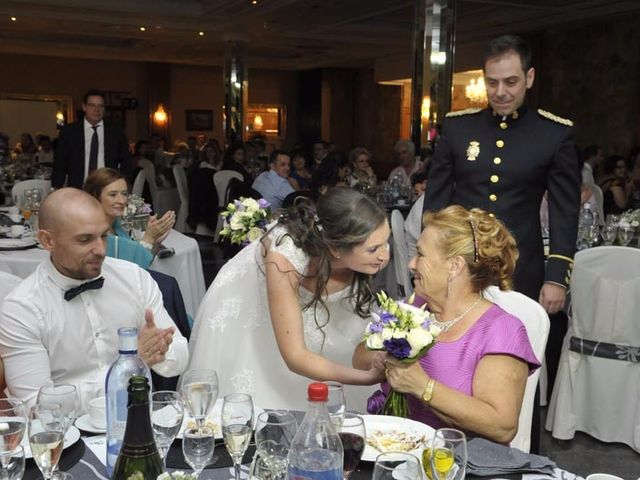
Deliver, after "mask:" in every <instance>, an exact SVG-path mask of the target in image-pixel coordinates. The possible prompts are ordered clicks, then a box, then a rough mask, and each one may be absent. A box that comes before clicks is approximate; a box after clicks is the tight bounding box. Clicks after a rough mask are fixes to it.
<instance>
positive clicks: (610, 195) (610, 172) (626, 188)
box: [600, 155, 633, 215]
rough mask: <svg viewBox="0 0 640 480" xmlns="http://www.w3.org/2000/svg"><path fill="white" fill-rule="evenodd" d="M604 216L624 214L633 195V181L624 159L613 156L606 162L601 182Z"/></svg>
mask: <svg viewBox="0 0 640 480" xmlns="http://www.w3.org/2000/svg"><path fill="white" fill-rule="evenodd" d="M600 188H601V189H602V194H603V203H604V205H603V207H604V214H605V215H609V214H611V213H613V214H618V213H622V212H624V211H625V210H626V209H627V208H628V205H629V199H630V198H631V195H632V194H633V180H632V179H631V177H629V172H628V170H627V163H626V161H625V159H624V157H621V156H619V155H612V156H610V157H609V158H607V159H606V160H605V162H604V178H603V179H602V180H600Z"/></svg>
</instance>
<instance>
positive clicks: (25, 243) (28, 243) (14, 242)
mask: <svg viewBox="0 0 640 480" xmlns="http://www.w3.org/2000/svg"><path fill="white" fill-rule="evenodd" d="M37 244H38V241H37V240H36V239H35V238H33V237H32V236H31V235H27V236H24V237H22V238H0V250H20V249H25V248H31V247H34V246H36V245H37Z"/></svg>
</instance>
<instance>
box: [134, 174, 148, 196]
mask: <svg viewBox="0 0 640 480" xmlns="http://www.w3.org/2000/svg"><path fill="white" fill-rule="evenodd" d="M144 182H145V173H144V170H140V171H139V172H138V175H136V179H135V180H134V181H133V186H132V187H131V193H132V194H134V195H137V196H138V197H140V198H142V192H143V191H144Z"/></svg>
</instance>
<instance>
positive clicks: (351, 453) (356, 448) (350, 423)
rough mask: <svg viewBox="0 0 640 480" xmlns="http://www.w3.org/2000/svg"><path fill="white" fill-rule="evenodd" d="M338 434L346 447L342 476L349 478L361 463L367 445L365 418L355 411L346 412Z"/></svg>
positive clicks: (345, 478)
mask: <svg viewBox="0 0 640 480" xmlns="http://www.w3.org/2000/svg"><path fill="white" fill-rule="evenodd" d="M338 435H339V436H340V440H342V447H343V448H344V461H343V464H342V465H343V468H342V478H343V479H344V480H347V479H348V478H349V477H350V476H351V473H352V472H353V471H354V470H355V469H356V467H357V466H358V463H360V458H362V452H364V447H365V445H366V442H365V440H366V438H367V434H366V430H365V426H364V420H363V419H362V417H361V416H360V415H358V414H357V413H355V412H345V414H344V420H343V421H342V426H341V427H340V431H339V433H338Z"/></svg>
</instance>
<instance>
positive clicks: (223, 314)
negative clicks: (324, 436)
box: [189, 187, 390, 412]
mask: <svg viewBox="0 0 640 480" xmlns="http://www.w3.org/2000/svg"><path fill="white" fill-rule="evenodd" d="M389 235H390V229H389V225H388V223H387V219H386V215H385V212H384V210H382V209H381V208H380V207H379V206H378V204H377V203H376V202H375V201H374V200H372V199H370V198H369V197H367V196H366V195H363V194H361V193H359V192H357V191H355V190H352V189H349V188H340V187H338V188H333V189H331V190H329V191H328V192H327V193H326V194H325V195H323V196H321V198H320V199H319V201H318V204H317V207H315V208H314V207H313V206H312V205H311V204H310V203H307V202H303V203H302V204H301V203H300V202H298V204H297V206H296V207H294V208H293V209H290V210H289V213H288V214H287V215H285V216H283V217H281V218H280V219H279V221H278V223H277V224H275V225H274V226H273V228H271V230H270V231H268V233H267V235H265V236H264V237H263V239H262V240H261V241H258V242H254V243H252V244H250V245H248V246H247V247H245V248H244V249H243V250H241V251H240V253H238V254H237V255H236V256H235V257H234V258H232V259H231V260H230V261H229V262H227V263H226V264H225V265H224V266H223V268H222V269H221V270H220V272H219V273H218V275H217V276H216V278H215V280H214V282H213V284H212V285H211V287H210V288H209V290H208V291H207V294H206V295H205V298H204V300H203V302H202V304H201V306H200V308H199V310H198V313H197V315H196V320H195V326H194V330H193V332H192V334H191V341H190V345H189V347H190V362H189V369H196V368H209V369H215V370H216V371H217V373H218V378H219V382H220V396H222V395H226V394H228V393H232V392H245V393H249V394H250V395H251V396H252V397H253V401H254V404H256V405H260V406H261V407H265V408H279V409H282V408H284V409H298V410H305V409H306V391H307V385H308V383H309V382H310V381H312V380H315V381H330V380H331V381H337V382H340V383H342V384H344V385H345V388H344V390H345V396H346V399H347V408H348V409H351V410H358V411H362V412H366V400H367V398H368V397H369V396H370V394H371V393H373V391H375V390H376V388H375V385H376V384H377V383H378V382H380V381H381V380H382V379H384V367H383V366H381V364H378V363H376V364H375V365H372V366H371V369H370V370H358V369H355V368H353V367H351V364H352V357H353V353H354V350H355V348H356V346H357V345H358V343H359V342H360V341H361V339H362V334H363V332H364V329H365V327H366V324H367V321H368V315H369V308H370V307H371V306H372V302H373V295H372V293H371V289H370V286H369V281H370V279H371V277H372V276H373V275H374V274H376V273H377V272H378V271H379V270H380V269H381V268H384V266H386V264H387V263H388V261H389V244H388V240H389Z"/></svg>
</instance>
